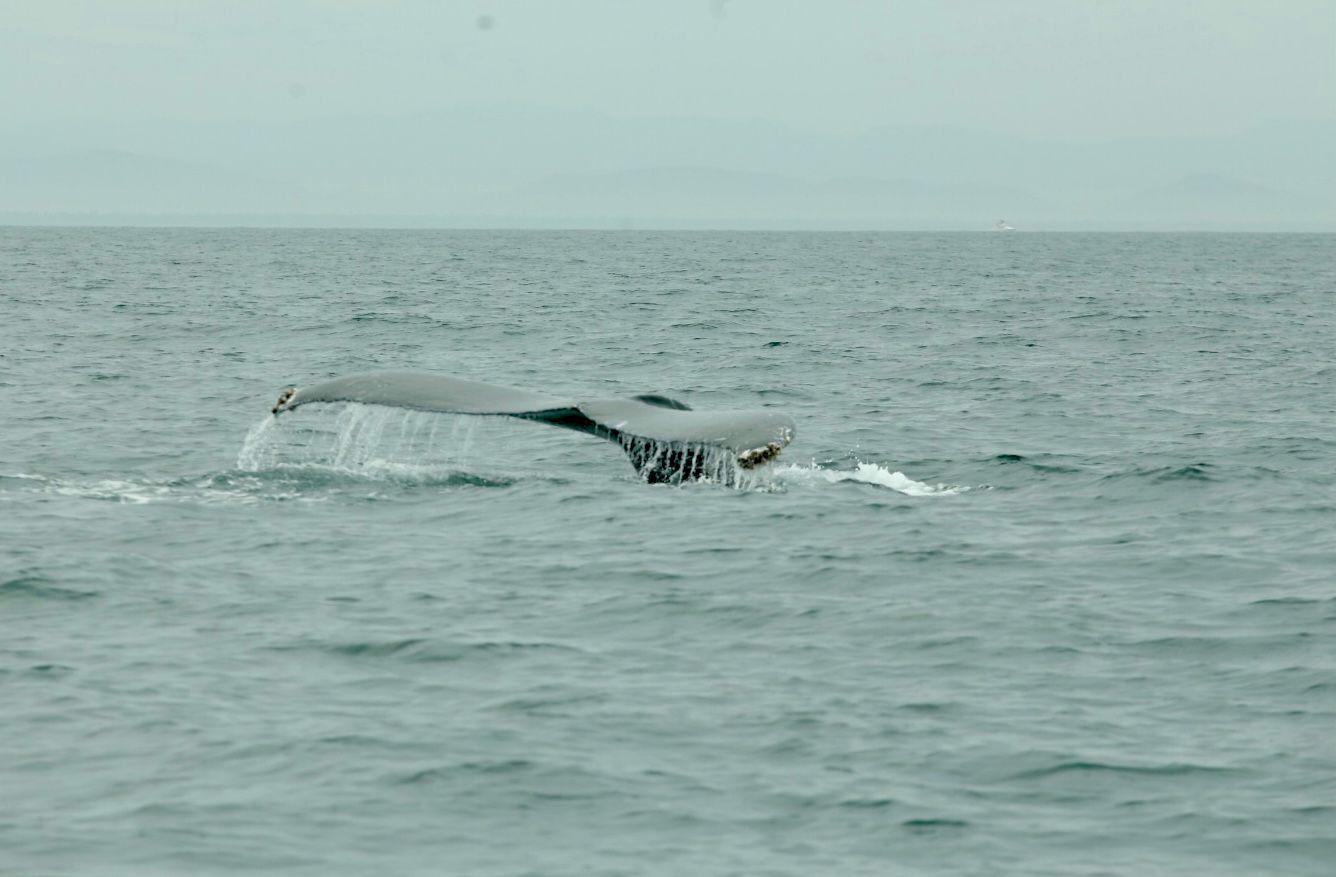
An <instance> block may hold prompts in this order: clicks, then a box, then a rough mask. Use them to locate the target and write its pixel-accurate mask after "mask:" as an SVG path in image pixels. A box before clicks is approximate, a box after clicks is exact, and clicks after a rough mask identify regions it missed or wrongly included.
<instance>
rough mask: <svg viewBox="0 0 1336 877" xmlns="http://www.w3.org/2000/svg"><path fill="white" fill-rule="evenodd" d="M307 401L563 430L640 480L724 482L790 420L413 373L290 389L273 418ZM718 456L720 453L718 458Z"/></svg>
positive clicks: (788, 431) (765, 454)
mask: <svg viewBox="0 0 1336 877" xmlns="http://www.w3.org/2000/svg"><path fill="white" fill-rule="evenodd" d="M313 402H360V403H362V404H365V405H388V406H392V407H396V408H410V409H414V410H417V411H432V412H437V413H441V414H479V415H504V416H507V417H518V418H521V419H523V420H536V421H539V422H540V423H548V424H551V425H553V426H560V427H565V428H566V429H572V430H575V431H577V432H584V433H588V434H590V435H595V436H598V437H599V438H604V439H608V440H609V441H613V442H616V443H617V444H619V445H621V447H622V449H623V450H625V451H626V453H627V456H628V457H630V458H631V463H632V465H634V466H635V467H636V471H638V472H639V473H640V475H641V477H643V478H644V479H645V480H646V481H650V482H665V481H666V482H677V481H682V480H693V479H698V478H705V477H715V478H721V479H723V480H727V479H728V478H729V477H730V473H729V472H728V471H721V470H722V469H727V468H728V467H727V466H721V463H729V464H736V466H738V467H741V468H743V469H751V468H754V467H756V466H759V465H761V464H762V463H766V462H769V461H770V460H773V459H774V458H775V457H776V456H778V454H779V452H780V451H781V450H782V449H783V448H784V446H785V445H787V444H788V443H789V442H791V441H792V440H793V437H794V435H795V432H796V430H795V427H794V423H793V419H792V418H790V417H788V416H786V415H783V414H777V413H774V412H771V411H694V410H692V409H691V408H689V407H688V406H687V405H685V404H683V403H681V402H679V401H677V400H676V399H670V398H668V397H666V396H660V395H655V394H645V395H641V396H636V397H633V398H631V399H603V400H593V401H588V402H578V401H575V400H573V399H565V398H561V397H557V396H545V395H542V394H540V393H533V392H530V391H528V390H519V389H515V388H512V387H499V386H495V385H493V384H484V383H481V382H479V381H466V380H462V379H460V378H451V377H446V376H445V375H432V374H423V373H421V372H375V373H371V374H363V375H352V376H349V377H345V378H336V379H334V380H332V381H325V382H324V383H320V384H314V385H312V386H309V387H302V388H296V387H290V388H288V389H286V390H284V391H283V394H282V395H280V396H279V398H278V402H277V403H275V405H274V407H273V414H274V416H278V415H279V414H282V413H283V412H285V411H291V410H293V409H295V408H298V407H300V406H302V405H307V404H310V403H313ZM721 452H723V453H721Z"/></svg>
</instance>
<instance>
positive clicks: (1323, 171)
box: [0, 107, 1336, 229]
mask: <svg viewBox="0 0 1336 877" xmlns="http://www.w3.org/2000/svg"><path fill="white" fill-rule="evenodd" d="M1333 156H1336V121H1313V122H1295V123H1283V124H1280V123H1278V124H1276V125H1272V126H1266V127H1261V128H1254V129H1251V130H1248V131H1241V132H1237V133H1235V134H1232V135H1222V136H1219V137H1196V138H1170V139H1162V140H1151V139H1138V140H1122V141H1102V142H1077V141H1043V140H1039V139H1031V138H1023V137H1017V136H1014V135H997V134H990V133H988V132H981V131H968V130H963V129H950V128H924V129H907V128H878V129H873V130H868V131H864V132H862V133H857V134H850V135H835V134H822V133H815V132H810V131H803V130H799V129H795V128H792V127H790V126H786V125H782V124H778V123H773V122H765V121H751V120H714V119H690V118H686V119H682V118H672V119H670V118H654V117H645V118H621V117H613V116H608V115H605V114H600V113H592V112H583V111H561V110H535V109H527V108H514V107H460V108H453V109H448V110H442V111H439V112H435V113H419V114H414V115H402V116H386V117H348V118H324V119H309V120H293V121H292V122H283V123H263V124H260V123H243V122H208V123H205V122H174V121H159V122H127V121H121V122H117V123H116V124H115V125H111V124H98V123H93V122H85V123H69V124H65V125H49V126H46V127H44V128H40V129H33V128H25V129H15V130H11V131H4V130H3V122H0V214H8V215H15V214H18V213H24V214H26V215H38V214H43V213H52V214H55V213H64V214H79V213H89V214H92V213H99V214H100V213H115V214H121V215H130V214H137V213H178V214H187V213H189V214H198V215H209V214H250V215H265V214H275V215H277V214H285V215H286V214H308V215H312V216H340V215H343V216H352V215H357V216H375V215H395V216H416V217H422V218H424V220H423V221H424V222H426V221H427V219H426V218H429V217H435V218H436V219H437V221H439V222H441V223H443V224H451V223H454V222H464V221H467V222H470V223H475V224H479V223H480V224H501V225H509V224H521V225H522V224H524V223H525V222H526V221H532V222H536V223H539V224H544V225H563V224H566V225H583V224H591V223H593V224H609V225H614V226H616V225H625V224H631V225H654V224H656V223H657V224H667V225H671V226H674V227H677V226H680V225H686V226H692V225H700V226H709V225H712V224H723V225H729V226H730V227H732V226H739V227H771V226H774V227H795V226H796V227H802V226H804V225H810V226H812V227H857V226H867V227H906V226H908V227H940V228H987V227H989V226H990V225H991V224H992V222H993V221H994V220H996V218H997V217H998V216H1006V217H1007V218H1008V219H1009V220H1010V221H1011V222H1012V223H1013V224H1015V225H1017V226H1018V227H1019V228H1022V229H1026V228H1038V227H1052V228H1060V227H1080V228H1098V227H1109V228H1134V227H1185V228H1198V227H1200V228H1216V227H1222V228H1224V227H1227V228H1247V227H1257V228H1293V227H1312V228H1329V229H1336V158H1333Z"/></svg>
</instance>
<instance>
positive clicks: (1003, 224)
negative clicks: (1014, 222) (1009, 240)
mask: <svg viewBox="0 0 1336 877" xmlns="http://www.w3.org/2000/svg"><path fill="white" fill-rule="evenodd" d="M1015 230H1016V229H1015V228H1013V227H1011V226H1010V225H1007V221H1006V220H1005V219H999V220H998V221H997V222H994V223H993V231H1015Z"/></svg>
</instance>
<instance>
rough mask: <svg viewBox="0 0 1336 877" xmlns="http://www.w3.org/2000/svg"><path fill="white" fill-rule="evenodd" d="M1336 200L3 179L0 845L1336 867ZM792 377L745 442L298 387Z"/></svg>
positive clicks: (748, 383) (774, 863)
mask: <svg viewBox="0 0 1336 877" xmlns="http://www.w3.org/2000/svg"><path fill="white" fill-rule="evenodd" d="M1334 302H1336V238H1334V237H1332V236H1302V235H1203V234H1189V235H1170V234H1165V235H1116V234H1103V235H1098V234H1093V235H1080V234H1037V233H1036V234H1024V233H1016V234H977V235H976V234H853V233H849V234H844V233H838V234H799V233H793V234H768V233H705V232H702V233H652V232H608V233H603V232H543V233H527V232H433V231H294V230H288V231H272V230H208V229H190V230H184V229H182V230H164V229H64V230H62V229H25V228H4V229H0V411H2V412H3V420H0V424H2V427H0V439H2V441H0V697H2V700H0V703H2V704H3V718H0V729H2V730H3V733H2V734H0V741H2V743H0V752H2V753H3V756H2V757H0V801H3V803H2V804H0V873H5V874H22V875H45V874H50V875H63V874H98V875H104V874H108V875H122V874H123V875H161V874H192V875H213V874H234V873H239V872H252V873H274V874H293V875H307V874H310V875H329V874H349V875H361V874H372V873H381V874H393V875H418V874H424V875H425V874H469V875H620V874H626V875H642V874H654V875H659V874H662V875H677V874H683V873H692V874H697V875H724V874H737V875H759V874H765V875H811V874H831V875H854V874H868V875H872V874H876V875H887V874H946V875H995V874H1025V875H1096V874H1111V875H1115V874H1116V875H1123V874H1136V875H1146V874H1184V875H1200V874H1211V875H1232V874H1238V875H1252V874H1262V873H1265V874H1304V875H1329V874H1332V873H1336V474H1334V468H1336V467H1334V466H1333V462H1334V461H1336V395H1334V394H1333V385H1334V383H1336V365H1333V357H1334V355H1336V310H1334V309H1333V303H1334ZM381 368H410V369H421V370H428V371H436V372H441V373H445V374H452V375H456V376H459V377H465V378H473V379H479V380H486V381H491V382H496V383H502V384H510V385H518V386H529V387H533V388H535V389H538V390H541V391H549V392H553V393H557V394H561V395H569V396H574V397H586V398H587V397H610V396H623V395H630V394H635V393H646V392H654V393H663V394H667V395H670V396H673V397H676V398H680V399H682V400H683V401H686V402H687V403H689V404H691V405H692V406H693V407H696V408H702V409H724V408H756V407H764V408H773V409H775V410H777V411H782V412H785V413H788V414H790V415H791V416H792V417H794V418H795V420H796V421H797V425H798V436H797V440H796V441H795V442H794V443H793V444H792V445H791V446H790V447H789V448H787V449H786V450H785V452H784V454H783V455H782V456H781V457H780V459H779V460H778V461H777V462H776V463H775V464H774V465H773V466H771V467H770V468H769V469H768V470H765V471H763V472H761V473H759V474H758V476H757V478H756V480H755V481H754V482H753V483H750V484H746V485H742V486H741V487H728V486H724V485H720V484H712V483H707V484H689V485H685V486H676V487H675V486H671V485H648V484H645V483H642V482H640V481H638V480H637V479H636V477H635V473H634V471H633V470H632V468H631V467H630V465H629V464H628V462H627V460H626V458H625V456H624V455H623V454H622V453H621V451H620V450H619V449H618V448H617V447H616V446H615V445H612V444H610V443H607V442H601V441H599V440H596V439H593V438H590V437H587V436H583V435H579V434H575V433H568V432H564V431H561V430H555V429H550V428H547V427H543V426H539V425H535V424H531V423H523V422H518V421H507V420H502V419H491V418H459V417H454V418H452V417H446V416H436V415H427V414H421V413H409V412H402V411H395V410H389V409H381V408H374V407H358V406H350V407H340V406H324V407H323V408H321V407H318V406H311V407H310V408H306V409H302V410H300V411H297V412H293V413H292V414H290V415H284V417H283V418H281V419H279V420H278V421H273V420H271V419H269V418H268V410H269V406H270V405H272V404H273V402H274V399H275V398H276V397H277V395H278V393H279V391H280V390H281V389H282V388H283V387H285V386H287V385H289V384H305V383H311V382H313V381H316V380H322V379H325V378H328V377H332V376H336V375H342V374H348V373H355V372H359V371H367V370H373V369H381Z"/></svg>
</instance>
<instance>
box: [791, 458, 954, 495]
mask: <svg viewBox="0 0 1336 877" xmlns="http://www.w3.org/2000/svg"><path fill="white" fill-rule="evenodd" d="M775 477H776V478H778V479H779V480H780V481H781V482H788V483H808V484H811V483H821V482H824V483H827V484H837V483H839V482H842V481H853V482H857V483H859V484H872V485H875V486H877V487H886V488H890V489H891V490H894V491H897V492H899V493H903V494H905V495H906V496H953V495H955V494H957V493H963V492H964V491H966V490H969V488H968V487H956V486H951V485H946V484H937V485H932V484H928V483H926V482H923V481H915V480H914V479H912V478H910V477H909V476H908V475H906V474H905V473H903V472H899V471H892V470H890V469H887V468H886V467H885V466H880V465H878V464H876V463H859V464H858V467H857V468H856V469H822V468H820V467H819V466H817V465H816V464H815V463H811V464H809V465H807V466H798V465H792V464H790V465H788V466H778V467H776V468H775Z"/></svg>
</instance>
